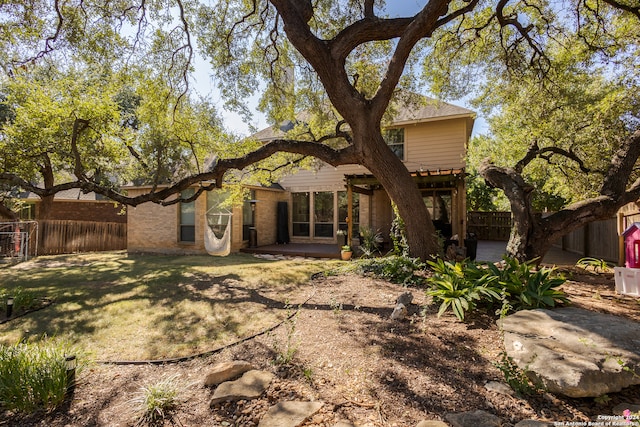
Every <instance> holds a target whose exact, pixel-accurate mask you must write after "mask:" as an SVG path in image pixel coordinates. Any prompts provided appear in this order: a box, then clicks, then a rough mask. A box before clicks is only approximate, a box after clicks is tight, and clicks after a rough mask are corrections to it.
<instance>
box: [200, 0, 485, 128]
mask: <svg viewBox="0 0 640 427" xmlns="http://www.w3.org/2000/svg"><path fill="white" fill-rule="evenodd" d="M423 6H424V1H420V2H418V1H417V0H389V1H388V2H387V8H386V9H387V11H388V13H389V15H390V16H413V15H415V14H416V13H417V12H418V11H419V10H420V9H421V8H422V7H423ZM210 74H211V66H210V65H209V63H208V62H207V61H205V60H202V59H201V58H199V60H198V61H197V64H196V80H197V87H198V90H199V91H201V92H204V93H206V92H208V91H211V95H212V98H213V100H214V102H215V101H217V107H218V109H219V111H220V112H221V113H222V116H223V118H224V122H225V125H226V126H227V128H228V129H229V130H231V131H233V132H235V133H238V134H240V135H242V136H248V135H249V123H246V122H244V121H243V119H242V118H241V117H240V116H239V115H237V114H235V113H232V112H229V111H225V110H224V108H223V101H222V100H220V96H219V94H218V91H217V89H215V87H214V84H213V83H212V82H211V78H210V77H209V75H210ZM425 95H428V94H425ZM449 102H450V103H452V104H456V105H459V106H461V107H466V108H470V106H469V105H468V103H467V102H465V101H449ZM257 103H258V97H257V96H256V97H255V98H253V99H250V100H249V107H250V108H251V109H252V111H253V113H254V117H253V121H252V123H251V124H252V125H253V126H255V127H256V128H257V129H263V128H265V127H267V126H268V123H267V121H266V120H265V117H264V116H263V115H262V113H260V112H259V111H257V110H256V108H255V107H256V106H257ZM486 128H487V125H486V122H485V121H484V120H483V119H482V118H480V117H479V118H478V120H476V124H475V126H474V132H473V133H474V135H476V134H479V133H483V132H486Z"/></svg>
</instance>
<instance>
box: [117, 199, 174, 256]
mask: <svg viewBox="0 0 640 427" xmlns="http://www.w3.org/2000/svg"><path fill="white" fill-rule="evenodd" d="M142 192H143V190H137V189H135V190H133V189H132V190H129V191H128V193H129V196H132V197H135V196H137V195H139V194H142ZM178 206H179V205H177V204H175V205H169V206H161V205H158V204H155V203H143V204H141V205H138V206H135V207H129V211H128V213H127V250H128V251H129V252H166V253H176V252H178V250H179V249H180V248H179V246H178Z"/></svg>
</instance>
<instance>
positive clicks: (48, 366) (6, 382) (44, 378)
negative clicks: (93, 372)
mask: <svg viewBox="0 0 640 427" xmlns="http://www.w3.org/2000/svg"><path fill="white" fill-rule="evenodd" d="M76 353H77V352H76V351H75V350H73V349H72V348H70V347H69V346H68V345H66V344H64V343H61V342H57V341H55V340H50V339H44V340H42V341H39V342H35V343H19V344H16V345H10V346H7V345H0V407H1V408H3V409H6V410H9V411H14V412H19V413H24V414H30V413H33V412H35V411H38V410H45V411H52V410H54V409H55V408H57V407H58V406H59V405H61V404H62V403H63V402H64V400H65V397H66V394H67V390H69V389H71V388H72V386H73V385H74V384H71V383H70V382H72V381H75V379H74V378H75V376H70V375H68V372H67V367H66V364H65V357H66V355H69V354H76ZM78 369H81V365H77V367H76V372H77V370H78Z"/></svg>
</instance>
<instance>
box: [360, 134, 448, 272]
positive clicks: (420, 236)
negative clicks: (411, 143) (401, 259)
mask: <svg viewBox="0 0 640 427" xmlns="http://www.w3.org/2000/svg"><path fill="white" fill-rule="evenodd" d="M363 138H366V140H367V141H368V143H367V144H363V147H362V148H363V154H364V157H363V159H362V164H363V165H364V166H365V167H366V168H367V169H369V171H371V173H372V174H373V175H374V176H375V177H376V178H377V179H378V181H379V182H380V183H381V184H382V186H383V187H384V189H385V190H386V192H387V194H388V195H389V198H390V199H391V200H392V201H393V202H394V203H395V204H396V205H397V207H398V212H399V213H400V216H401V217H402V219H403V221H404V223H405V227H406V232H407V243H408V244H409V254H410V256H412V257H418V258H420V259H422V260H426V259H429V258H432V257H434V256H436V255H438V253H439V247H438V240H437V238H436V232H435V228H434V226H433V223H432V222H431V217H430V215H429V211H428V210H427V207H426V205H425V204H424V201H423V199H422V195H421V193H420V190H419V189H418V185H417V184H416V182H415V181H414V180H413V178H412V177H411V174H410V173H409V171H408V170H407V168H406V167H405V165H404V164H403V163H402V161H400V159H399V158H398V157H397V156H396V155H395V154H394V153H393V152H392V151H391V149H390V148H389V147H388V146H387V145H386V143H385V141H384V139H383V138H382V135H381V134H380V132H367V133H366V134H365V135H364V136H363Z"/></svg>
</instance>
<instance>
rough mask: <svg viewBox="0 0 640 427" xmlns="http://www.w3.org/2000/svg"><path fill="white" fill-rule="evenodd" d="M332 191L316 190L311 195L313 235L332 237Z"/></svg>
mask: <svg viewBox="0 0 640 427" xmlns="http://www.w3.org/2000/svg"><path fill="white" fill-rule="evenodd" d="M333 195H334V193H333V192H332V191H318V192H316V193H315V194H314V197H313V219H314V224H313V236H314V237H320V238H333V224H334V218H333V212H334V209H333V207H334V197H333Z"/></svg>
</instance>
